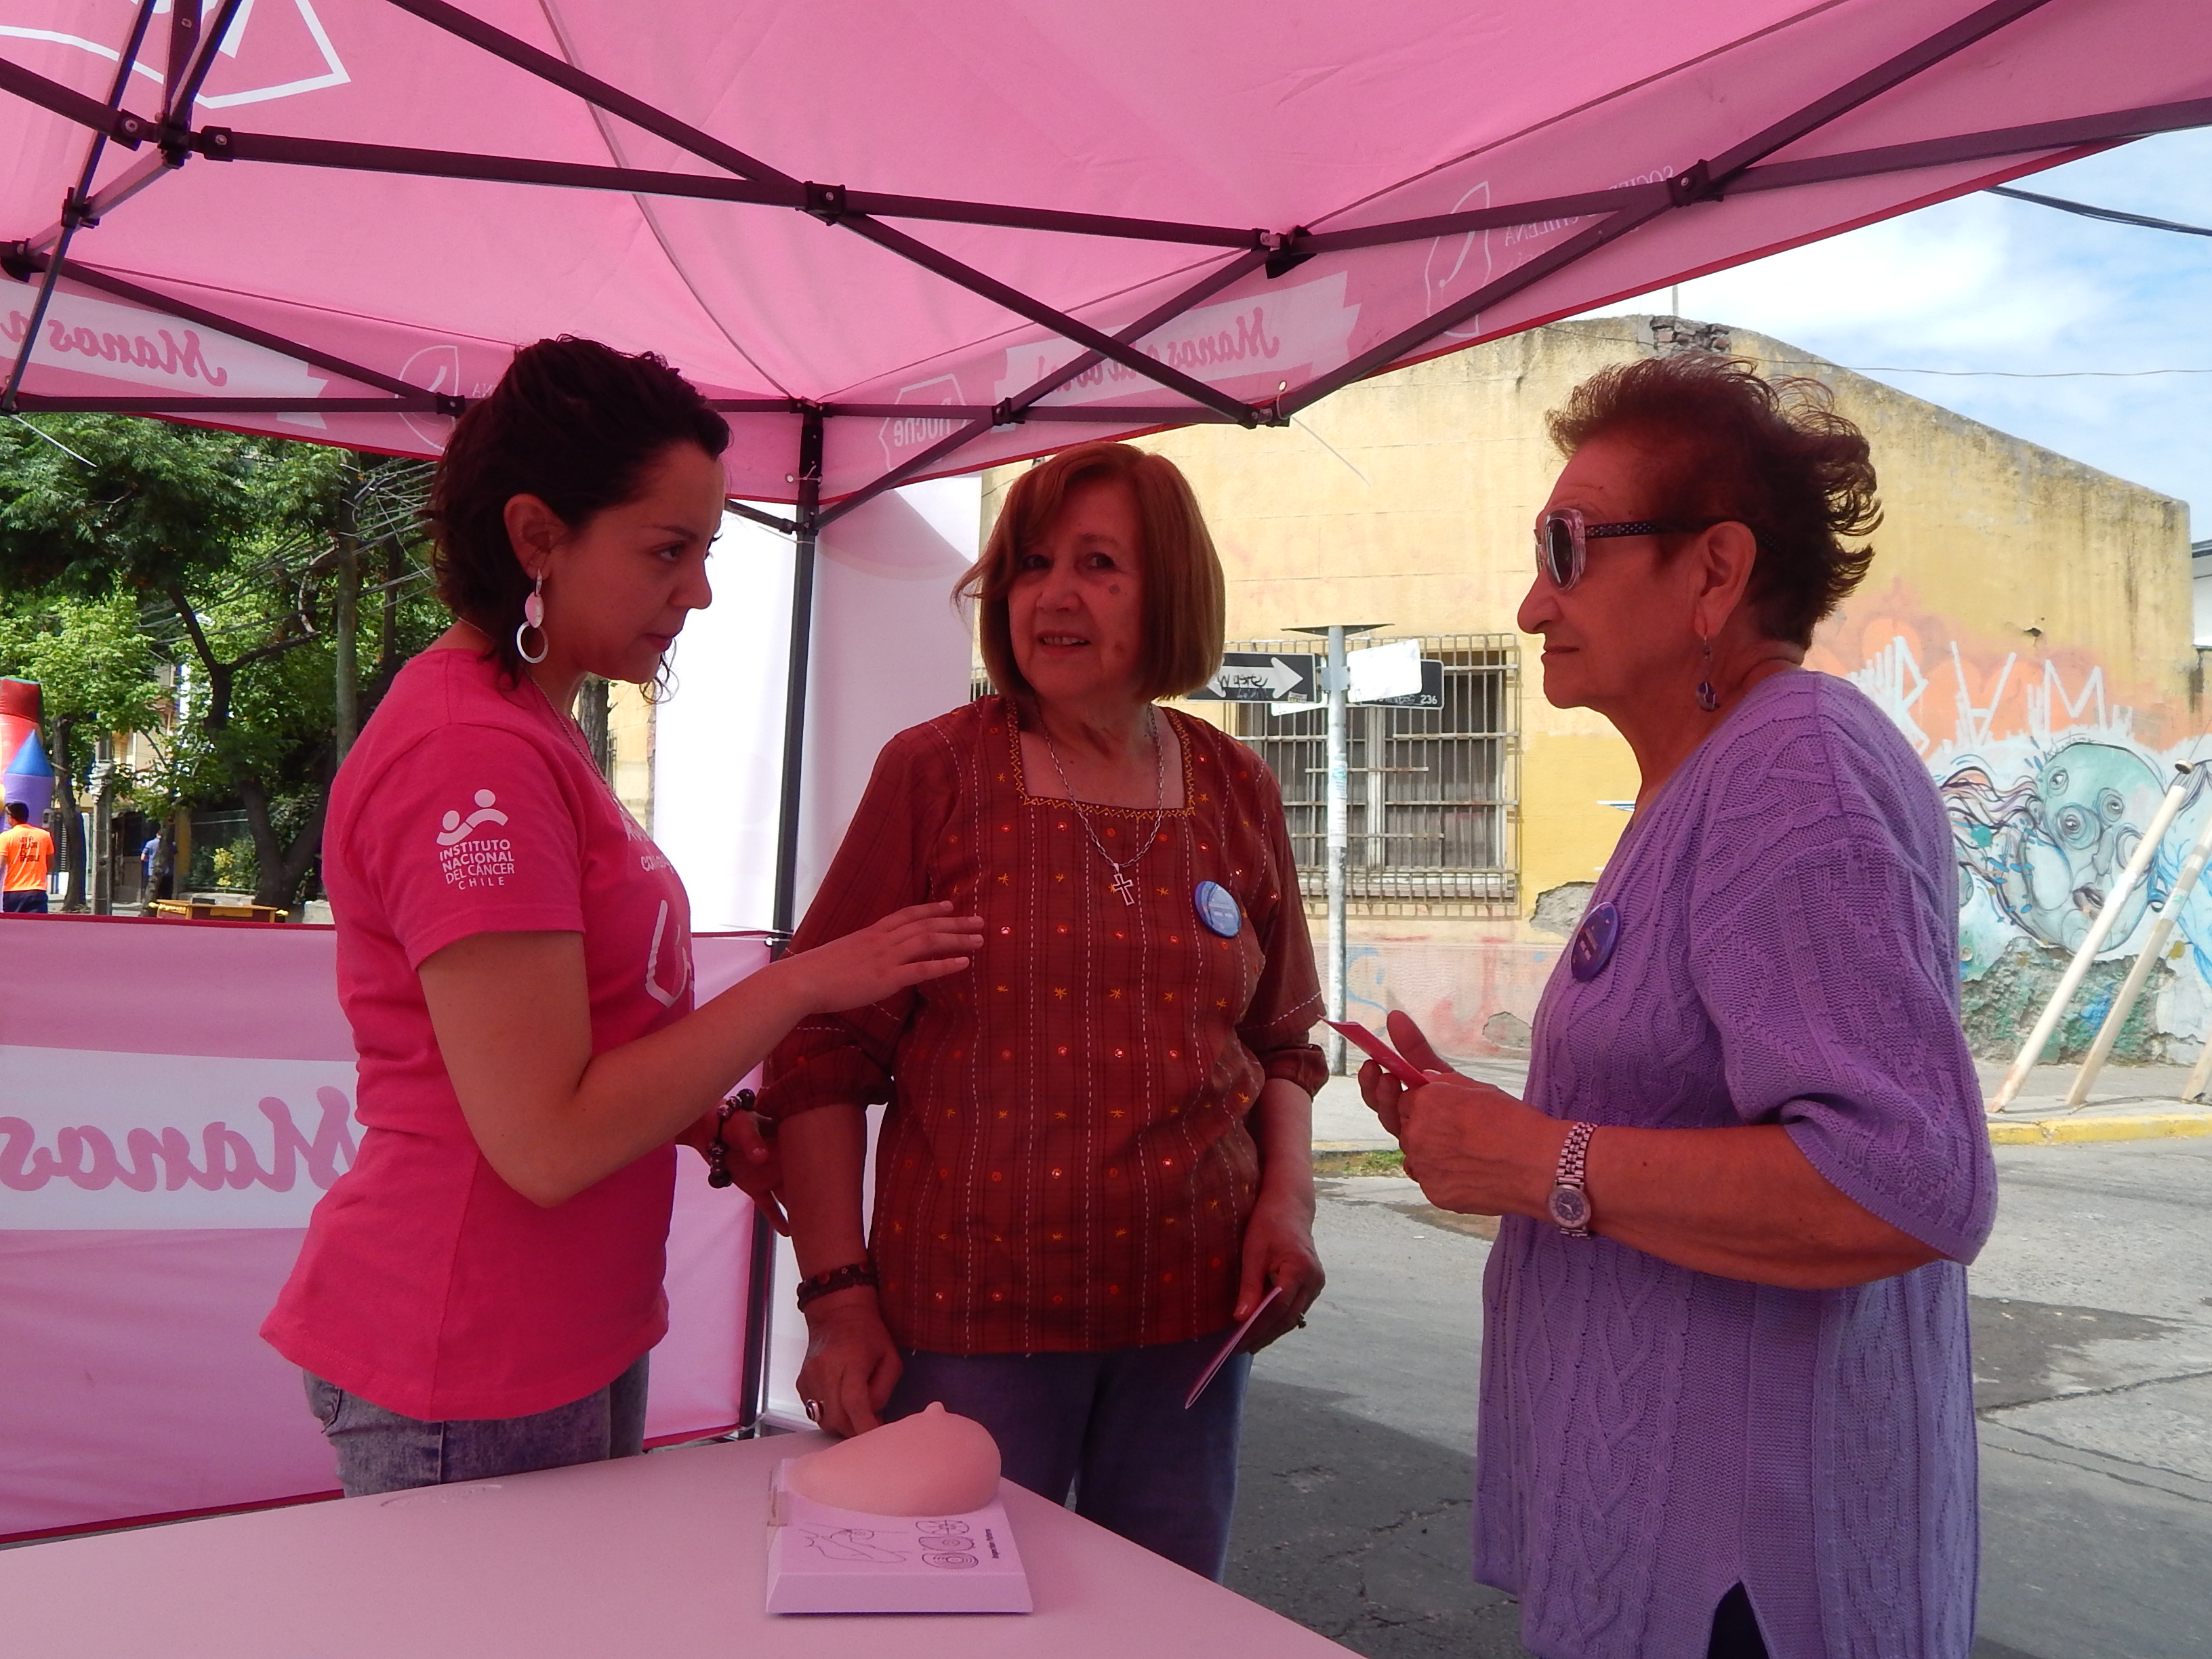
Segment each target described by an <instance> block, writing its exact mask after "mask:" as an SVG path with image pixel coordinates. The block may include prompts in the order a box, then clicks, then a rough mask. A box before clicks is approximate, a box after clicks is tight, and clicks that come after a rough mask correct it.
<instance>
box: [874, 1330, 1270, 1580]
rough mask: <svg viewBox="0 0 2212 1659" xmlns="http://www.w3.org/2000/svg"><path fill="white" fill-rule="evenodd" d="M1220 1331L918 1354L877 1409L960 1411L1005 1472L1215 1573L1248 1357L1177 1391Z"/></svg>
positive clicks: (1224, 1542) (1219, 1340)
mask: <svg viewBox="0 0 2212 1659" xmlns="http://www.w3.org/2000/svg"><path fill="white" fill-rule="evenodd" d="M1228 1339H1229V1333H1228V1331H1227V1330H1221V1331H1217V1332H1216V1333H1214V1334H1212V1336H1204V1337H1200V1338H1199V1339H1198V1340H1195V1341H1191V1342H1169V1343H1163V1344H1161V1345H1159V1346H1156V1347H1145V1348H1112V1349H1109V1350H1107V1351H1106V1352H1103V1353H1029V1354H1022V1353H986V1354H947V1353H919V1352H914V1351H912V1350H909V1349H904V1348H902V1349H901V1350H900V1351H899V1352H900V1357H901V1358H903V1359H904V1360H905V1361H906V1370H904V1371H903V1372H902V1373H901V1374H900V1376H899V1380H898V1386H897V1388H896V1389H893V1390H892V1391H891V1398H890V1405H889V1406H888V1407H886V1408H885V1409H884V1417H885V1419H893V1418H900V1417H910V1416H912V1415H913V1414H914V1413H916V1412H918V1411H920V1410H921V1409H922V1407H925V1406H927V1405H928V1404H929V1403H930V1402H931V1401H943V1402H944V1405H945V1410H947V1411H949V1412H955V1413H958V1414H959V1415H960V1416H962V1417H972V1418H974V1419H975V1420H976V1421H977V1422H978V1423H981V1425H983V1426H984V1427H985V1428H987V1429H988V1430H990V1431H991V1434H992V1437H993V1438H994V1439H995V1440H997V1441H998V1443H999V1458H1000V1466H1001V1468H1004V1470H1005V1471H1006V1479H1008V1480H1012V1481H1013V1482H1015V1483H1016V1484H1017V1485H1018V1486H1027V1487H1028V1488H1029V1489H1030V1491H1031V1492H1036V1493H1037V1494H1039V1495H1040V1496H1042V1497H1045V1498H1050V1499H1052V1501H1053V1502H1054V1503H1055V1504H1065V1503H1066V1502H1067V1501H1068V1492H1069V1490H1070V1489H1071V1488H1073V1491H1074V1494H1075V1512H1076V1513H1077V1514H1078V1515H1079V1516H1083V1517H1084V1518H1085V1520H1087V1521H1094V1522H1097V1524H1098V1525H1100V1526H1102V1527H1104V1528H1107V1529H1108V1530H1109V1532H1117V1533H1119V1534H1121V1536H1122V1537H1124V1538H1126V1539H1127V1540H1129V1541H1131V1542H1132V1543H1135V1544H1141V1545H1143V1546H1144V1547H1146V1549H1148V1550H1150V1551H1152V1553H1154V1554H1155V1555H1164V1556H1165V1557H1167V1559H1169V1560H1170V1561H1173V1562H1175V1563H1176V1565H1180V1566H1185V1567H1188V1568H1189V1569H1190V1570H1191V1571H1193V1572H1195V1573H1201V1574H1203V1575H1204V1576H1205V1577H1208V1578H1211V1579H1212V1580H1214V1581H1215V1582H1216V1583H1218V1582H1219V1581H1220V1578H1221V1570H1222V1568H1223V1566H1224V1565H1225V1563H1226V1560H1227V1558H1228V1554H1229V1522H1230V1516H1231V1514H1232V1513H1233V1512H1234V1510H1236V1507H1237V1431H1238V1429H1239V1427H1240V1425H1241V1424H1242V1422H1243V1415H1244V1384H1245V1382H1246V1380H1247V1379H1248V1378H1249V1376H1250V1375H1251V1372H1252V1356H1251V1355H1249V1354H1243V1353H1240V1354H1238V1355H1237V1356H1236V1357H1235V1358H1232V1359H1231V1360H1230V1362H1229V1363H1228V1364H1225V1365H1224V1366H1223V1367H1222V1368H1221V1372H1220V1375H1218V1376H1216V1377H1215V1378H1214V1379H1213V1381H1212V1383H1211V1384H1210V1385H1208V1387H1207V1389H1206V1392H1205V1393H1204V1394H1203V1395H1200V1396H1199V1401H1198V1404H1196V1405H1195V1406H1194V1407H1191V1408H1190V1409H1189V1410H1188V1411H1185V1410H1184V1409H1183V1408H1182V1401H1183V1396H1184V1395H1187V1394H1188V1393H1189V1392H1190V1385H1191V1384H1192V1383H1195V1382H1197V1381H1198V1374H1199V1373H1200V1371H1201V1370H1204V1369H1205V1368H1206V1363H1207V1361H1209V1360H1210V1359H1212V1358H1213V1356H1214V1354H1215V1353H1216V1352H1218V1351H1219V1349H1220V1347H1221V1345H1222V1344H1223V1343H1224V1342H1225V1341H1227V1340H1228Z"/></svg>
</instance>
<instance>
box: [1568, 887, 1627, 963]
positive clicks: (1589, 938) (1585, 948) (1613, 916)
mask: <svg viewBox="0 0 2212 1659" xmlns="http://www.w3.org/2000/svg"><path fill="white" fill-rule="evenodd" d="M1618 944H1620V911H1619V910H1617V909H1615V908H1613V906H1612V905H1611V904H1609V903H1608V904H1601V905H1599V906H1598V907H1597V908H1595V909H1594V910H1592V911H1591V912H1590V913H1589V915H1586V916H1584V917H1583V925H1582V926H1581V927H1577V928H1576V929H1575V940H1574V943H1573V944H1572V945H1569V946H1568V947H1567V969H1568V971H1569V972H1571V974H1573V975H1574V976H1575V977H1576V978H1577V979H1579V980H1593V979H1595V978H1596V977H1597V976H1598V975H1600V974H1601V973H1603V972H1604V971H1605V964H1606V963H1608V962H1611V961H1612V960H1613V946H1614V945H1618Z"/></svg>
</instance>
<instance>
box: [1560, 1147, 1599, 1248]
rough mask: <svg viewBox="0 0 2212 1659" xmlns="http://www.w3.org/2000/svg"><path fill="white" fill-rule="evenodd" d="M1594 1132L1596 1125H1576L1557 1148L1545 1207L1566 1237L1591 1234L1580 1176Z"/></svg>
mask: <svg viewBox="0 0 2212 1659" xmlns="http://www.w3.org/2000/svg"><path fill="white" fill-rule="evenodd" d="M1595 1133H1597V1126H1596V1125H1595V1124H1593V1123H1577V1124H1575V1125H1574V1126H1573V1127H1571V1128H1570V1129H1568V1131H1567V1139H1566V1144H1565V1146H1561V1147H1560V1148H1559V1172H1558V1173H1557V1174H1556V1175H1555V1176H1553V1182H1552V1200H1551V1203H1550V1205H1549V1206H1548V1207H1549V1208H1550V1210H1551V1212H1552V1221H1553V1225H1555V1226H1557V1227H1558V1228H1559V1231H1561V1232H1563V1233H1565V1235H1566V1236H1567V1237H1569V1238H1588V1237H1589V1236H1590V1228H1589V1223H1590V1210H1589V1194H1588V1193H1587V1192H1586V1191H1585V1190H1584V1189H1583V1168H1584V1165H1585V1164H1586V1163H1587V1162H1588V1160H1589V1144H1590V1137H1591V1136H1592V1135H1594V1134H1595ZM1570 1195H1571V1196H1570Z"/></svg>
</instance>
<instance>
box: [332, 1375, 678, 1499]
mask: <svg viewBox="0 0 2212 1659" xmlns="http://www.w3.org/2000/svg"><path fill="white" fill-rule="evenodd" d="M647 1358H649V1356H647V1355H645V1354H640V1355H639V1356H638V1358H637V1363H636V1364H634V1365H632V1366H631V1367H630V1368H629V1370H626V1371H624V1372H623V1374H622V1375H621V1376H618V1377H617V1378H615V1380H614V1381H613V1382H611V1383H608V1384H607V1386H606V1387H605V1388H604V1389H599V1391H598V1392H597V1393H594V1394H587V1395H585V1396H584V1397H583V1398H582V1399H581V1400H574V1401H569V1403H568V1404H567V1405H565V1406H556V1407H553V1409H552V1410H550V1411H545V1412H533V1413H531V1414H530V1415H529V1416H527V1417H475V1418H456V1419H453V1420H451V1421H449V1422H444V1423H426V1422H424V1421H423V1420H422V1419H420V1418H416V1417H402V1416H401V1415H400V1414H399V1413H398V1412H388V1411H386V1410H385V1409H384V1407H381V1406H373V1405H371V1404H369V1402H368V1401H366V1400H363V1399H362V1397H361V1396H360V1395H357V1394H348V1393H347V1392H346V1391H345V1390H344V1389H341V1388H339V1387H338V1386H337V1384H336V1383H325V1382H324V1381H323V1379H322V1378H321V1377H319V1376H316V1375H315V1374H314V1373H313V1371H302V1372H301V1376H303V1377H304V1378H305V1379H306V1380H307V1409H308V1410H309V1411H311V1412H313V1413H314V1414H315V1419H316V1420H317V1421H318V1422H319V1423H320V1424H321V1425H323V1437H324V1438H325V1439H326V1440H328V1441H329V1442H330V1443H331V1449H333V1450H334V1451H336V1452H337V1455H338V1484H339V1485H341V1486H343V1487H344V1488H345V1495H346V1496H347V1497H348V1498H360V1497H362V1496H364V1495H366V1494H367V1493H369V1492H405V1491H407V1490H408V1489H409V1488H410V1487H413V1486H447V1485H450V1484H452V1483H453V1482H455V1481H459V1480H491V1479H492V1478H494V1477H495V1476H497V1475H502V1474H529V1473H530V1471H531V1470H532V1469H558V1468H566V1467H568V1465H569V1464H571V1463H599V1462H605V1461H606V1460H607V1459H608V1458H610V1457H635V1456H636V1455H638V1454H639V1453H640V1452H641V1451H643V1450H644V1449H645V1377H646V1361H647Z"/></svg>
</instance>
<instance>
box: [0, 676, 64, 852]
mask: <svg viewBox="0 0 2212 1659" xmlns="http://www.w3.org/2000/svg"><path fill="white" fill-rule="evenodd" d="M39 729H40V708H39V687H38V684H37V682H36V681H33V680H10V679H0V787H3V788H4V793H0V799H4V800H19V801H21V802H22V803H23V804H24V805H26V806H27V807H29V808H30V809H31V822H32V823H40V821H42V820H43V819H44V818H45V817H46V807H47V805H49V804H50V803H51V802H52V799H53V795H54V769H53V763H52V762H51V761H49V760H47V758H46V739H45V738H42V737H40V735H39Z"/></svg>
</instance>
